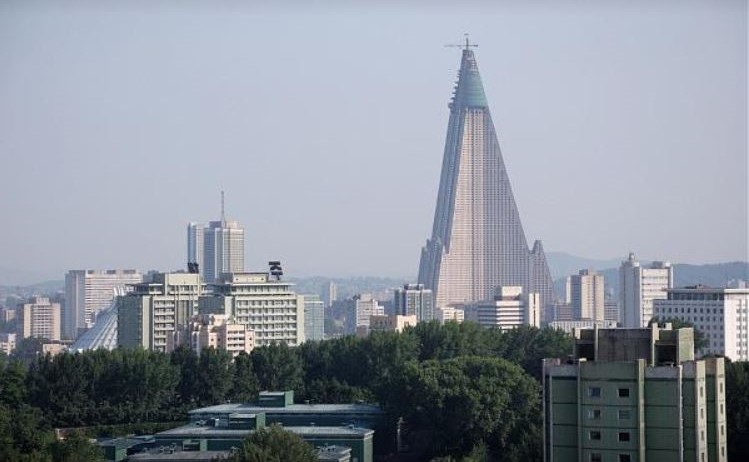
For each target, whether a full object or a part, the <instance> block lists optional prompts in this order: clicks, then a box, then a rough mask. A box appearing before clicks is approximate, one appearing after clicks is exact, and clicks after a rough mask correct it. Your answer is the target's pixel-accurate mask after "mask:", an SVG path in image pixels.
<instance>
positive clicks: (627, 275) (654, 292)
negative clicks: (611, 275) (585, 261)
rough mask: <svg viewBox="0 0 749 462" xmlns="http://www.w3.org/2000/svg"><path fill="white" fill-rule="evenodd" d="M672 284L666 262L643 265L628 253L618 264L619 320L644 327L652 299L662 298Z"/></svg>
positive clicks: (669, 269)
mask: <svg viewBox="0 0 749 462" xmlns="http://www.w3.org/2000/svg"><path fill="white" fill-rule="evenodd" d="M673 286H674V269H673V267H672V266H671V263H669V262H662V261H656V262H653V263H652V264H651V265H649V266H647V267H644V266H642V265H640V262H638V261H637V260H636V259H635V254H633V253H630V254H629V257H628V258H627V260H625V261H623V262H622V264H621V266H620V267H619V322H620V323H621V325H622V327H626V328H629V329H634V328H640V327H647V326H648V324H649V323H650V320H651V319H653V300H656V299H665V298H666V290H667V289H671V288H673Z"/></svg>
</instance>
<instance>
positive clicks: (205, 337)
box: [177, 314, 255, 356]
mask: <svg viewBox="0 0 749 462" xmlns="http://www.w3.org/2000/svg"><path fill="white" fill-rule="evenodd" d="M187 330H188V337H189V339H190V348H192V349H193V350H195V351H196V352H197V353H198V355H200V351H201V350H203V349H204V348H215V349H217V350H226V351H228V352H229V353H231V354H232V356H237V355H238V354H239V353H242V352H245V353H250V352H251V351H252V349H253V348H255V332H253V331H252V330H251V329H247V326H245V325H242V324H236V323H234V322H232V321H231V320H230V319H229V317H228V316H226V315H224V314H202V315H198V316H195V318H193V321H192V322H191V323H190V324H189V326H188V328H187ZM177 338H178V337H177ZM177 343H179V340H177Z"/></svg>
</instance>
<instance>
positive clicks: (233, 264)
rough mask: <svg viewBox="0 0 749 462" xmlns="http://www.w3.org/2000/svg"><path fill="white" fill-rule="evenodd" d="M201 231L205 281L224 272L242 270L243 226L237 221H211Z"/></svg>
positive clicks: (218, 277)
mask: <svg viewBox="0 0 749 462" xmlns="http://www.w3.org/2000/svg"><path fill="white" fill-rule="evenodd" d="M203 233H204V241H203V248H204V256H203V264H204V265H205V270H204V271H203V277H204V278H205V281H206V282H208V283H213V282H216V281H218V280H219V279H220V278H221V275H222V274H225V273H241V272H243V271H244V228H243V227H242V226H240V224H239V223H238V222H236V221H223V220H222V221H212V222H210V223H208V226H207V227H206V228H205V229H204V230H203Z"/></svg>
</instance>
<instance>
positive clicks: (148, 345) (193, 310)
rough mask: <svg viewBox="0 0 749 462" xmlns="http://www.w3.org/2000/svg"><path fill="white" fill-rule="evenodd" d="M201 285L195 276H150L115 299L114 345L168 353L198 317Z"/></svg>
mask: <svg viewBox="0 0 749 462" xmlns="http://www.w3.org/2000/svg"><path fill="white" fill-rule="evenodd" d="M203 290H204V289H203V283H202V281H201V278H200V275H199V274H196V273H153V274H151V275H149V278H148V280H147V281H146V282H143V283H140V284H136V285H135V286H134V289H133V291H132V292H130V293H128V294H126V295H124V296H121V297H118V300H117V344H118V345H120V346H124V347H131V348H134V347H142V348H145V349H150V350H155V351H163V352H168V351H171V349H172V348H173V346H174V336H175V334H176V333H177V332H179V331H182V330H184V329H185V328H186V326H187V325H188V323H189V322H190V321H191V319H192V318H193V316H195V315H197V314H198V300H199V298H200V296H201V295H202V294H203Z"/></svg>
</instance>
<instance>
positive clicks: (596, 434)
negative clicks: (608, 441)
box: [588, 430, 601, 441]
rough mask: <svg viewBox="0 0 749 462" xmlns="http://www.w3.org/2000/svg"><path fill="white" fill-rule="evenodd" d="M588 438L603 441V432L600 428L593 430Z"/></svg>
mask: <svg viewBox="0 0 749 462" xmlns="http://www.w3.org/2000/svg"><path fill="white" fill-rule="evenodd" d="M588 438H590V439H591V440H593V441H601V432H600V431H598V430H591V431H590V433H589V434H588Z"/></svg>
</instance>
